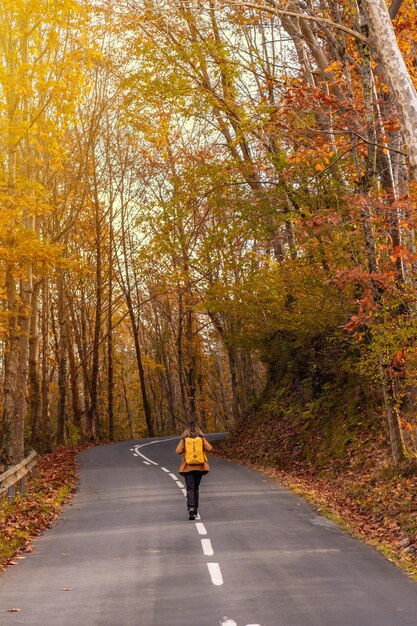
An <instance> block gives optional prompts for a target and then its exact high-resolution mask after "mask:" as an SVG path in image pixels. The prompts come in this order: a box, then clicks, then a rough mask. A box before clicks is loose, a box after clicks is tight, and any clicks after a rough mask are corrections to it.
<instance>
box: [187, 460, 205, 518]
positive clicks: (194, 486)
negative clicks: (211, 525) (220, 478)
mask: <svg viewBox="0 0 417 626" xmlns="http://www.w3.org/2000/svg"><path fill="white" fill-rule="evenodd" d="M184 478H185V486H186V487H187V508H188V509H198V497H199V491H198V488H199V487H200V483H201V479H202V478H203V472H200V471H198V470H194V471H192V472H187V473H185V472H184Z"/></svg>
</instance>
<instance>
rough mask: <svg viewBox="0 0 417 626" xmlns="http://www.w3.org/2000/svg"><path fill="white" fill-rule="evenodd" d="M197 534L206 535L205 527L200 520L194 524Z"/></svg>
mask: <svg viewBox="0 0 417 626" xmlns="http://www.w3.org/2000/svg"><path fill="white" fill-rule="evenodd" d="M195 526H196V528H197V530H198V534H199V535H207V531H206V527H205V526H204V524H202V523H201V522H197V524H196V525H195Z"/></svg>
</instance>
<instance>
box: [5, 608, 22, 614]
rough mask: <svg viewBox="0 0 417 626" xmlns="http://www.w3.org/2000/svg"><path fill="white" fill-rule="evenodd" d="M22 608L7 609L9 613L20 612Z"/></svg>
mask: <svg viewBox="0 0 417 626" xmlns="http://www.w3.org/2000/svg"><path fill="white" fill-rule="evenodd" d="M21 610H22V609H7V612H8V613H19V611H21Z"/></svg>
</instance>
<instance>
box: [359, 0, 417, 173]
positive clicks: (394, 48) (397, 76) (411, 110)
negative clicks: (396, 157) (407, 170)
mask: <svg viewBox="0 0 417 626" xmlns="http://www.w3.org/2000/svg"><path fill="white" fill-rule="evenodd" d="M362 8H363V11H364V13H365V15H366V19H367V22H368V27H369V35H370V41H371V46H372V48H373V51H374V53H375V56H376V57H377V59H378V61H379V63H380V65H381V69H382V71H383V72H384V74H385V77H386V79H387V81H388V82H389V85H390V87H391V91H392V93H393V94H394V99H395V103H396V105H397V110H398V114H399V116H400V119H401V122H402V133H403V136H404V141H405V143H406V146H407V150H408V158H409V161H410V166H411V169H412V172H413V176H414V178H415V179H416V180H417V92H416V90H415V88H414V85H413V82H412V80H411V76H410V74H409V72H408V69H407V66H406V64H405V61H404V59H403V56H402V54H401V50H400V49H399V47H398V43H397V39H396V37H395V32H394V28H393V26H392V22H391V17H390V15H389V12H388V8H387V5H386V4H385V2H384V0H363V2H362Z"/></svg>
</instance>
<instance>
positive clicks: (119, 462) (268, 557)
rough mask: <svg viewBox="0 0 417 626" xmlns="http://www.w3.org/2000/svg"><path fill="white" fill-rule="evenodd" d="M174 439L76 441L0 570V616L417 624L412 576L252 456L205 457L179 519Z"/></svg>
mask: <svg viewBox="0 0 417 626" xmlns="http://www.w3.org/2000/svg"><path fill="white" fill-rule="evenodd" d="M209 438H210V437H209ZM175 446H176V440H173V439H171V438H169V439H162V440H153V441H149V440H147V441H145V440H144V441H140V442H137V441H136V442H123V443H116V444H110V445H106V446H100V447H94V448H90V449H88V450H86V451H84V452H83V453H81V454H80V456H79V461H80V471H81V475H80V488H79V491H78V493H77V495H76V496H75V498H74V499H73V501H72V503H71V505H70V506H67V507H66V508H65V510H64V514H63V517H62V518H61V520H60V522H59V523H58V524H57V525H56V526H54V527H53V528H52V529H50V530H48V531H47V532H46V533H44V534H43V535H42V536H41V537H40V538H39V539H38V540H37V541H36V542H35V552H34V553H33V554H31V555H29V556H28V557H27V558H26V560H24V561H20V562H19V563H18V564H17V565H15V566H13V567H11V568H9V569H8V570H6V572H4V574H2V576H1V577H0V624H2V626H9V625H11V624H19V625H21V624H24V625H25V626H73V625H74V624H80V625H82V626H93V625H94V626H95V625H100V626H219V625H222V626H411V625H414V626H415V625H416V624H417V584H416V583H415V582H414V581H412V580H411V579H409V578H408V577H407V576H406V575H405V574H404V573H403V572H401V571H400V570H398V569H397V568H396V567H394V566H393V565H391V564H390V563H389V562H388V561H386V560H385V559H384V558H383V557H382V556H381V555H380V554H378V553H377V552H375V551H374V550H373V549H372V548H370V547H369V546H367V545H365V544H362V543H360V542H358V541H356V540H355V539H353V538H352V537H350V536H349V535H347V534H346V533H344V532H343V531H342V530H340V529H339V528H338V527H337V526H336V525H335V524H333V523H332V522H330V521H329V520H327V519H325V518H323V517H320V516H319V515H317V513H316V512H315V511H314V510H313V509H312V508H311V507H310V506H309V505H308V504H307V503H306V502H305V501H304V500H302V499H301V498H299V497H298V496H296V495H295V494H293V493H291V492H289V491H288V490H286V489H285V488H282V487H280V486H279V485H277V484H276V483H275V482H274V481H272V480H270V479H269V478H266V477H264V476H262V475H261V474H259V473H257V472H255V471H253V470H250V469H248V468H246V467H244V466H241V465H236V464H233V463H229V462H226V461H222V460H219V459H215V458H212V459H211V468H212V471H211V473H210V474H209V475H208V476H206V477H205V478H204V479H203V483H202V486H201V497H200V500H201V503H200V504H201V519H197V520H195V522H191V521H188V519H187V515H186V506H185V498H184V485H183V480H182V478H181V477H180V476H179V475H178V474H177V468H178V457H177V456H176V455H175ZM12 608H19V609H20V611H18V612H13V613H11V612H9V610H10V609H12Z"/></svg>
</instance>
